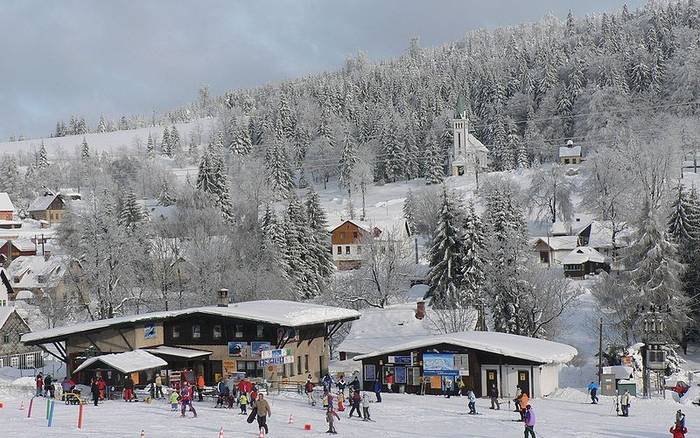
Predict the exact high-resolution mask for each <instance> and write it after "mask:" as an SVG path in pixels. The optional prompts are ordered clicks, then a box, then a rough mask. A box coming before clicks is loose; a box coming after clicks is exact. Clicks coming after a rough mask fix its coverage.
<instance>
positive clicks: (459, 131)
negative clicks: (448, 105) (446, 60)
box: [450, 95, 489, 176]
mask: <svg viewBox="0 0 700 438" xmlns="http://www.w3.org/2000/svg"><path fill="white" fill-rule="evenodd" d="M488 153H489V150H488V149H487V148H486V146H484V145H483V143H481V142H480V141H479V140H478V139H477V138H476V137H474V135H472V134H471V133H470V132H469V118H468V117H467V104H466V102H465V101H464V97H463V96H462V95H460V96H459V97H458V98H457V105H456V107H455V114H454V118H453V119H452V151H451V153H450V172H451V174H452V176H461V175H465V174H475V173H479V172H482V171H485V170H486V168H487V166H488V161H487V160H488Z"/></svg>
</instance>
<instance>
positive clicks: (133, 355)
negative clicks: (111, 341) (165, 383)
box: [73, 350, 168, 374]
mask: <svg viewBox="0 0 700 438" xmlns="http://www.w3.org/2000/svg"><path fill="white" fill-rule="evenodd" d="M100 362H101V363H102V364H104V365H105V366H106V367H107V368H113V369H115V370H117V371H121V372H122V373H124V374H129V373H134V372H136V371H141V370H149V369H152V368H158V367H165V366H168V363H167V362H166V361H164V360H163V359H161V358H159V357H158V356H154V355H152V354H151V353H149V352H147V351H144V350H134V351H127V352H125V353H112V354H103V355H101V356H95V357H91V358H89V359H87V360H86V361H85V362H83V363H82V364H80V366H79V367H78V368H76V369H75V370H74V371H73V374H75V373H77V372H79V371H82V370H84V369H85V368H88V367H89V366H92V365H93V364H95V363H100Z"/></svg>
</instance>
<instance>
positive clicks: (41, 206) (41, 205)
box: [27, 195, 58, 211]
mask: <svg viewBox="0 0 700 438" xmlns="http://www.w3.org/2000/svg"><path fill="white" fill-rule="evenodd" d="M57 197H58V195H44V196H39V197H38V198H36V199H35V200H33V201H32V203H31V204H29V207H28V208H27V211H44V210H46V209H48V208H49V206H50V205H51V203H52V202H53V201H54V199H56V198H57Z"/></svg>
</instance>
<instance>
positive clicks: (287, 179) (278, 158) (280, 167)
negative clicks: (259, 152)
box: [265, 141, 294, 198]
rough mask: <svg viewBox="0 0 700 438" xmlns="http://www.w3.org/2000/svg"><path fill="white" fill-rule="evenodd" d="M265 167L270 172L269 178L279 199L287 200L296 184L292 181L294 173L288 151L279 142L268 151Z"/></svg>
mask: <svg viewBox="0 0 700 438" xmlns="http://www.w3.org/2000/svg"><path fill="white" fill-rule="evenodd" d="M265 166H266V167H267V171H268V174H267V178H268V180H269V181H270V183H271V184H272V188H273V190H275V191H276V192H277V195H278V196H279V197H281V198H287V197H288V196H289V194H290V193H291V191H292V188H294V182H293V181H292V171H291V169H290V168H289V158H288V157H287V150H286V148H285V146H284V145H283V144H281V143H280V142H279V141H277V142H275V144H274V145H273V146H272V148H270V149H268V153H267V154H266V156H265Z"/></svg>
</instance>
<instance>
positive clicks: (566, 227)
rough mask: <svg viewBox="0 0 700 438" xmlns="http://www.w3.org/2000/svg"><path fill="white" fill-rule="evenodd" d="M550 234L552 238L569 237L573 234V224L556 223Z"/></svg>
mask: <svg viewBox="0 0 700 438" xmlns="http://www.w3.org/2000/svg"><path fill="white" fill-rule="evenodd" d="M549 234H551V235H552V236H568V235H569V234H571V224H569V223H567V222H561V221H558V222H554V223H553V224H552V226H551V227H550V228H549Z"/></svg>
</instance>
